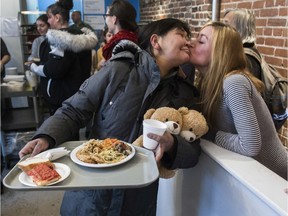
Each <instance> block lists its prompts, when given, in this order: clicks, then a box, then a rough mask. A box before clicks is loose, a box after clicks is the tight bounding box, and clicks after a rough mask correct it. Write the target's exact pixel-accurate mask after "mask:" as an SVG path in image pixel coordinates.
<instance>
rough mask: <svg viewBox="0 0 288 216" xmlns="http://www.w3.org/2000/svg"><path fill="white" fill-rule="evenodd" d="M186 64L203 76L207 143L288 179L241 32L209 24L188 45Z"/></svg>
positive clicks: (281, 149)
mask: <svg viewBox="0 0 288 216" xmlns="http://www.w3.org/2000/svg"><path fill="white" fill-rule="evenodd" d="M235 50H237V52H235ZM190 62H191V63H192V64H194V65H195V67H196V68H197V69H198V70H199V71H200V73H201V75H202V83H201V87H200V97H201V102H202V103H201V105H202V112H203V114H204V116H205V117H206V119H207V122H208V123H209V126H210V127H209V128H211V129H212V131H210V139H211V140H212V141H213V142H214V143H215V144H216V145H219V146H221V147H223V148H225V149H228V150H230V151H233V152H236V153H239V154H242V155H245V156H249V157H253V158H254V159H255V160H257V161H259V162H260V163H261V164H263V165H264V166H266V167H268V168H269V169H271V170H272V171H274V172H275V173H276V174H278V175H279V176H281V177H282V178H284V179H286V180H287V151H286V150H285V148H284V146H283V145H282V144H281V141H280V140H279V138H278V136H277V132H276V129H275V127H274V125H273V121H272V118H271V117H270V112H269V110H268V108H267V106H266V104H265V102H264V100H263V98H262V96H261V94H260V92H259V91H261V90H263V88H264V85H263V83H262V82H261V81H260V80H258V79H257V78H255V77H254V76H253V75H252V74H251V72H249V71H248V69H247V63H246V57H245V54H244V49H243V45H242V40H241V37H240V35H239V33H238V32H237V31H236V30H235V29H234V28H233V27H231V26H229V25H225V24H224V23H221V22H209V23H207V24H206V25H204V26H203V27H202V29H201V30H200V32H199V34H198V36H197V38H196V40H193V41H192V43H191V58H190Z"/></svg>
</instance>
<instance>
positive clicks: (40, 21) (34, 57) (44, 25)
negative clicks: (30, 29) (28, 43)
mask: <svg viewBox="0 0 288 216" xmlns="http://www.w3.org/2000/svg"><path fill="white" fill-rule="evenodd" d="M36 27H37V31H38V32H39V34H40V36H39V37H37V38H36V39H35V40H34V41H33V43H32V49H31V55H30V56H29V57H28V62H29V63H33V62H39V61H40V55H39V52H40V45H41V43H42V42H43V41H44V40H45V36H46V33H47V31H48V29H49V28H50V24H49V23H48V17H47V14H42V15H40V16H39V17H38V18H37V20H36Z"/></svg>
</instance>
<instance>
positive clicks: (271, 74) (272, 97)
mask: <svg viewBox="0 0 288 216" xmlns="http://www.w3.org/2000/svg"><path fill="white" fill-rule="evenodd" d="M244 52H245V54H247V55H250V56H252V57H254V58H255V59H256V60H257V61H258V62H259V65H260V66H261V72H262V73H261V81H262V82H263V83H264V85H265V90H264V94H263V98H264V101H265V102H266V104H267V106H268V108H269V110H270V113H271V114H272V117H273V121H274V124H275V127H276V129H279V128H280V127H281V126H282V125H283V124H284V122H285V120H286V119H287V113H286V108H287V96H288V79H287V78H285V77H283V76H282V75H281V74H280V73H279V72H278V71H277V70H276V69H275V68H274V67H273V66H272V65H270V64H268V63H267V62H266V61H265V60H264V58H263V57H262V56H261V55H260V54H258V53H256V52H255V51H254V50H252V49H249V48H244Z"/></svg>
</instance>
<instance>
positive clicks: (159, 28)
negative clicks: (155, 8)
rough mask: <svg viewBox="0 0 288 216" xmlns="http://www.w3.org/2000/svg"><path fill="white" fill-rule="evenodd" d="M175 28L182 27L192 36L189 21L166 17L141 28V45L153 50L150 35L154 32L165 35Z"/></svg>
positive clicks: (145, 48)
mask: <svg viewBox="0 0 288 216" xmlns="http://www.w3.org/2000/svg"><path fill="white" fill-rule="evenodd" d="M173 29H181V30H183V31H185V32H187V36H188V37H191V32H190V28H189V25H188V23H186V22H183V21H181V20H179V19H174V18H165V19H161V20H157V21H153V22H151V23H149V24H147V25H145V26H143V27H142V28H141V31H140V34H139V39H138V42H139V46H140V47H141V48H142V49H144V50H147V51H148V52H150V51H151V44H150V37H151V36H152V35H153V34H157V35H159V36H165V35H166V34H167V33H168V32H169V31H171V30H173Z"/></svg>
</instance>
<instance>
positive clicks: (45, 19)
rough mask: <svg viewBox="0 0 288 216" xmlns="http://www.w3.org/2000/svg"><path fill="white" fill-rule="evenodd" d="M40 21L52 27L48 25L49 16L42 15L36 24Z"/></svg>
mask: <svg viewBox="0 0 288 216" xmlns="http://www.w3.org/2000/svg"><path fill="white" fill-rule="evenodd" d="M38 20H40V21H42V22H44V23H45V24H46V25H48V26H50V24H49V23H48V16H47V14H42V15H40V16H39V17H38V18H37V19H36V22H37V21H38Z"/></svg>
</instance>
